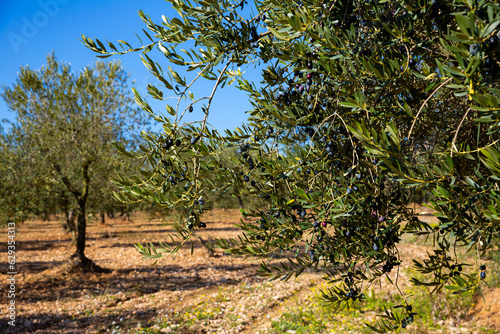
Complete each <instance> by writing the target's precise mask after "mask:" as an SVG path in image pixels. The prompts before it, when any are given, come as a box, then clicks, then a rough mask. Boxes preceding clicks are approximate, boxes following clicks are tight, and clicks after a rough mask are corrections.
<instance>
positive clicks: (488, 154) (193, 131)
mask: <svg viewBox="0 0 500 334" xmlns="http://www.w3.org/2000/svg"><path fill="white" fill-rule="evenodd" d="M170 2H171V4H172V7H173V8H174V9H176V10H177V12H178V14H179V18H177V17H175V18H166V17H165V16H163V17H162V22H160V23H159V24H158V23H155V22H154V21H153V20H152V19H151V18H150V17H149V16H147V15H146V14H144V13H142V12H139V14H140V16H141V18H142V19H143V21H144V23H145V24H146V25H147V27H148V29H149V31H150V32H149V33H148V32H146V31H145V30H144V33H145V34H146V37H147V38H148V41H147V42H146V43H142V41H141V45H140V46H138V47H132V46H131V45H130V44H128V43H127V42H124V41H120V44H119V46H118V47H116V46H115V45H114V44H112V43H108V45H106V46H105V45H104V44H103V43H102V42H100V41H99V40H96V41H94V40H92V39H90V38H88V37H86V36H84V37H83V38H82V41H83V43H84V44H85V45H86V46H87V47H89V48H91V49H92V50H94V51H96V52H99V53H100V54H101V56H102V57H109V56H111V55H113V54H123V53H127V52H132V51H142V54H141V59H142V60H143V62H144V64H145V66H146V67H147V68H148V69H149V70H150V71H151V73H152V74H153V75H154V76H155V77H156V78H157V79H158V82H157V84H155V85H153V84H150V85H149V86H148V93H149V95H150V96H151V97H152V98H154V99H157V100H161V101H167V102H168V101H169V100H167V99H168V98H167V97H165V92H167V91H170V92H171V93H173V94H175V96H174V98H175V99H177V103H176V104H167V105H166V109H167V112H168V113H169V114H170V116H163V115H161V114H159V113H155V112H154V111H153V110H152V108H151V106H150V105H149V104H148V101H147V100H146V99H145V98H144V97H142V96H140V95H139V94H138V93H137V92H136V93H135V99H136V102H137V103H138V104H139V105H140V106H141V108H142V109H143V110H144V111H145V112H147V113H148V114H149V115H151V116H152V117H153V118H154V119H155V120H157V121H158V122H160V123H161V124H162V125H163V128H164V131H163V132H162V133H160V134H154V133H148V134H144V135H143V137H144V138H145V140H146V141H147V142H148V145H147V146H143V147H141V151H140V152H135V153H129V152H126V151H125V150H124V149H123V150H122V151H123V152H124V154H127V155H130V156H134V157H136V158H137V159H139V160H142V161H149V162H150V163H151V164H152V166H153V171H152V172H151V173H147V174H145V175H144V177H143V178H128V177H123V178H122V179H121V182H120V185H121V187H122V191H121V192H120V193H117V194H115V197H116V198H117V199H119V200H121V201H124V202H129V201H136V200H142V201H149V202H154V203H156V204H157V205H160V206H163V207H166V208H172V207H185V208H187V215H186V219H185V224H184V225H183V226H179V227H178V229H177V232H178V233H177V234H176V235H174V236H173V237H172V239H173V240H176V239H175V238H178V239H177V240H179V241H180V242H179V243H178V246H177V247H173V246H168V245H163V244H160V247H161V248H158V249H156V248H155V246H153V245H152V244H149V245H146V246H142V245H137V247H138V249H139V250H140V252H141V253H142V254H143V255H144V256H145V257H150V258H160V257H161V256H162V253H166V254H175V253H176V252H177V250H178V249H179V247H180V246H181V245H182V244H184V243H185V242H187V241H188V240H189V239H190V236H191V233H192V230H193V229H197V228H200V227H202V226H203V222H202V221H201V218H200V217H201V214H202V212H203V205H202V204H200V199H201V198H202V197H203V196H204V195H205V194H206V193H209V192H229V193H232V194H234V195H240V194H247V195H251V196H253V197H254V198H257V199H260V200H261V204H260V209H259V210H248V211H247V212H246V213H245V214H246V215H248V216H253V217H257V220H256V221H255V222H254V223H245V222H244V221H242V223H241V225H240V227H241V229H242V232H243V234H242V236H241V237H240V238H239V239H238V240H219V245H220V247H222V248H223V249H224V250H225V251H226V252H228V253H230V254H234V255H242V256H252V257H262V258H263V260H264V261H263V263H262V267H261V271H260V273H261V274H262V275H264V276H267V277H270V278H274V279H277V278H282V279H288V278H290V277H291V276H292V275H293V274H295V275H299V274H300V273H301V272H302V271H303V270H304V269H305V268H307V267H315V268H322V269H323V270H325V272H326V273H327V278H328V282H329V283H331V285H330V287H329V289H327V290H326V291H325V293H324V295H323V298H324V299H325V300H327V301H329V302H331V303H332V304H333V305H334V306H335V307H341V306H345V305H346V303H348V302H349V301H350V300H356V299H358V300H359V296H361V295H362V293H363V291H365V290H366V289H367V286H368V285H369V284H370V283H372V282H374V281H375V280H378V279H380V278H381V277H383V276H386V274H387V273H388V272H391V271H392V270H396V271H397V270H398V268H399V265H400V264H401V261H400V257H399V254H398V247H397V246H398V242H399V241H400V239H401V236H402V235H403V234H415V235H424V236H427V237H429V238H431V239H432V240H433V242H434V244H435V246H436V247H435V250H434V253H430V254H428V256H427V257H426V258H423V259H420V258H419V259H414V266H415V268H416V270H417V272H418V273H419V274H422V275H424V278H417V277H414V278H413V279H412V282H413V283H414V284H415V285H417V286H419V285H422V286H430V287H432V288H433V291H434V292H439V291H440V290H442V289H443V288H446V289H449V290H450V291H452V292H453V293H455V294H457V293H462V292H465V291H470V290H473V289H475V288H476V287H478V285H479V283H480V278H479V266H478V263H463V264H459V263H457V259H456V254H455V250H456V248H457V247H466V248H467V249H468V250H470V251H474V252H476V253H477V257H478V258H481V257H483V256H484V254H485V252H486V251H487V250H488V249H489V248H490V247H491V245H492V240H494V238H497V237H498V232H499V222H500V220H499V216H498V211H497V210H498V205H499V203H500V189H498V181H499V180H500V179H499V177H500V162H499V161H500V158H499V157H500V154H499V149H500V145H499V140H500V137H499V128H500V123H499V111H500V109H499V102H500V96H499V95H500V90H499V87H498V83H499V80H500V71H499V69H500V68H499V57H498V56H499V54H500V47H499V38H500V32H499V23H500V5H499V4H498V3H497V2H495V1H489V0H483V1H476V0H467V1H458V0H457V1H454V0H433V1H425V0H404V1H390V0H378V1H377V0H371V1H352V0H342V1H340V0H338V1H323V2H320V1H317V0H312V1H299V2H295V1H275V0H264V1H257V2H255V6H256V8H255V10H256V12H257V13H258V14H257V15H254V16H252V15H249V13H248V11H244V10H243V9H244V6H245V4H246V3H245V2H243V1H242V2H238V3H234V2H230V1H213V0H212V1H210V0H209V1H170ZM191 41H194V47H197V46H202V48H200V49H199V50H196V49H195V48H192V47H190V46H191V45H192V44H191ZM181 45H183V46H184V45H185V48H184V49H182V48H180V46H181ZM186 48H187V49H186ZM153 50H156V51H158V52H159V54H160V55H163V56H165V57H166V60H167V61H168V62H170V63H171V64H172V66H174V65H175V66H177V67H183V68H187V71H188V72H189V71H196V72H197V76H195V77H193V79H192V80H191V79H187V78H184V77H182V76H181V75H180V74H179V73H178V72H176V70H174V69H173V68H172V67H171V66H168V72H167V71H165V72H163V70H162V67H163V68H166V67H165V66H162V65H160V62H157V61H155V60H153V57H154V56H153V54H154V52H153ZM162 59H163V60H165V58H162ZM254 62H255V63H259V64H263V65H265V66H266V68H265V69H264V70H262V72H261V76H262V82H261V85H260V86H257V85H256V84H254V83H252V82H250V81H248V80H247V79H245V77H244V75H243V74H242V72H241V71H240V69H238V70H235V69H234V65H237V66H243V65H246V64H251V63H254ZM231 68H233V69H231ZM200 78H204V79H207V80H212V81H214V89H213V91H212V93H211V95H210V96H206V97H201V98H195V96H194V94H193V93H191V92H190V91H189V89H190V88H191V87H192V85H193V84H194V82H196V80H198V79H200ZM234 82H237V83H238V86H237V87H238V88H239V89H241V90H244V91H247V92H248V93H249V98H250V100H251V103H252V105H253V110H251V111H250V117H249V119H248V122H247V123H246V124H245V125H243V126H242V127H241V128H237V129H236V130H235V131H226V133H225V134H224V135H223V134H220V133H219V132H218V131H217V130H216V129H212V128H211V127H210V126H209V124H208V122H207V119H208V116H209V114H210V105H211V101H212V98H213V96H214V94H215V92H216V91H217V89H218V88H220V87H223V86H224V85H229V84H231V83H234ZM203 101H206V104H205V105H203V106H201V110H202V111H203V112H204V114H205V117H204V119H203V120H200V121H199V122H195V123H190V124H183V123H182V119H183V116H184V114H185V113H186V112H188V111H190V110H191V107H193V106H197V105H199V104H201V103H202V102H203ZM181 102H183V103H186V106H185V107H181ZM297 143H301V144H302V145H296V144H297ZM293 145H295V147H294V148H293V150H291V149H290V147H291V146H293ZM234 147H238V153H239V156H238V157H237V158H235V159H231V164H230V165H227V164H223V161H222V159H221V156H222V155H223V154H224V152H226V151H227V150H231V149H233V148H234ZM250 154H252V157H250ZM422 191H425V192H431V193H432V194H433V195H434V196H435V197H434V199H433V200H432V201H431V202H430V206H431V207H432V208H433V209H435V210H436V216H437V217H438V218H439V220H440V224H439V225H438V226H436V227H432V226H430V225H429V224H427V223H425V222H422V221H421V220H419V218H418V216H415V215H414V213H413V212H412V210H411V207H409V205H408V204H409V200H410V198H411V197H412V194H413V193H415V192H416V193H421V192H422ZM276 250H278V251H284V252H286V251H290V250H293V253H289V254H293V255H291V256H289V258H288V259H287V260H288V261H283V262H282V263H281V264H279V265H268V264H267V259H268V254H270V253H272V252H274V251H276ZM459 267H460V269H463V271H461V270H458V269H457V268H459ZM387 277H388V276H387ZM394 285H395V286H396V288H397V281H395V282H394ZM403 300H404V303H402V304H401V305H398V309H396V310H394V311H392V310H388V312H387V314H386V315H384V317H385V318H384V319H383V320H382V321H381V322H380V323H379V326H378V327H372V329H374V330H377V331H381V332H384V331H391V330H395V329H396V328H399V327H406V326H407V324H408V321H407V319H412V318H413V317H414V316H415V315H416V313H415V312H412V311H411V307H410V305H409V304H410V303H411V301H409V300H408V299H406V298H403ZM395 314H397V316H396V315H395Z"/></svg>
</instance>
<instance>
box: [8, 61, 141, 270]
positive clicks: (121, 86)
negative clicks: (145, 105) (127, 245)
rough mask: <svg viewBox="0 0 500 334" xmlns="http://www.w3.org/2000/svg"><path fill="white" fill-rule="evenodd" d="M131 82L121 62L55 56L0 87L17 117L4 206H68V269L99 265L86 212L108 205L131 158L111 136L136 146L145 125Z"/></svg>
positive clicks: (17, 210)
mask: <svg viewBox="0 0 500 334" xmlns="http://www.w3.org/2000/svg"><path fill="white" fill-rule="evenodd" d="M127 80H128V74H127V73H126V72H125V71H124V70H123V68H122V66H121V64H120V62H116V61H115V62H96V63H94V64H93V65H91V66H87V67H85V68H84V69H83V70H81V71H80V72H74V71H72V70H71V67H70V66H69V65H68V64H64V63H62V62H59V61H57V59H56V57H55V56H54V54H51V55H49V56H48V57H47V64H46V65H44V66H42V67H41V68H40V69H39V70H32V69H30V68H29V67H21V69H20V72H19V77H18V79H17V81H16V83H14V84H13V85H12V86H10V87H9V86H4V87H3V92H2V93H1V96H2V97H3V99H4V100H5V102H6V103H7V106H8V107H9V109H11V110H12V111H14V112H16V114H17V115H16V121H15V122H14V123H13V124H12V127H11V129H10V130H9V131H8V132H3V134H2V137H1V139H2V140H1V144H0V149H1V150H2V158H1V161H0V168H1V171H2V174H1V175H0V184H2V188H0V191H1V192H2V196H1V197H2V198H4V200H3V201H2V202H0V204H1V205H2V208H7V210H9V211H8V212H9V214H8V215H7V218H8V219H14V217H15V215H20V214H23V219H26V215H27V214H28V213H35V214H38V213H40V211H43V210H52V209H54V210H59V211H61V212H63V213H64V215H65V218H66V219H65V222H66V225H65V226H66V228H67V230H68V231H69V232H71V235H72V238H73V240H74V243H75V244H76V251H75V253H74V254H73V255H72V256H71V259H70V260H71V261H70V267H69V270H77V269H82V270H86V271H87V270H90V271H93V270H99V269H100V268H99V267H98V266H96V265H95V264H94V263H93V262H92V261H91V260H90V259H88V258H87V257H86V256H85V253H84V252H85V235H86V226H87V213H88V212H89V210H90V211H92V210H95V209H104V207H102V205H104V203H108V205H109V200H108V199H110V198H111V196H112V191H113V185H112V183H111V179H112V177H114V176H115V175H116V173H117V172H118V171H127V168H128V166H130V165H131V163H132V162H131V163H130V164H127V163H126V162H125V160H124V158H123V157H122V156H121V155H118V154H117V152H116V150H115V149H114V148H113V147H112V145H111V144H112V142H113V141H120V142H121V143H123V144H124V145H125V146H126V147H128V149H136V148H137V143H138V140H139V138H138V131H137V130H138V129H139V128H141V127H143V126H145V125H146V122H145V121H144V120H143V119H142V118H141V117H140V114H139V109H138V108H137V107H135V106H134V104H133V100H132V99H131V97H130V93H129V91H128V89H127ZM129 162H130V160H129ZM135 170H137V167H136V168H135ZM99 197H101V198H106V199H107V200H106V201H98V199H99ZM92 198H94V200H93V201H89V199H92ZM33 199H34V200H33ZM12 204H13V205H14V206H12V207H9V206H11V205H12ZM89 204H92V206H91V207H90V208H89Z"/></svg>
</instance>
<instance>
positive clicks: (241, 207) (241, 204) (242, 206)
mask: <svg viewBox="0 0 500 334" xmlns="http://www.w3.org/2000/svg"><path fill="white" fill-rule="evenodd" d="M237 198H238V208H239V209H240V210H241V209H244V208H245V207H244V205H243V200H242V199H241V197H240V196H238V197H237Z"/></svg>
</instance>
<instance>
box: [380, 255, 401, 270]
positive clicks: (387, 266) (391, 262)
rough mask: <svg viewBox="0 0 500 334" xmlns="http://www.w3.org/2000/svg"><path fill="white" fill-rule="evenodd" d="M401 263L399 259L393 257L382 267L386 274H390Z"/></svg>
mask: <svg viewBox="0 0 500 334" xmlns="http://www.w3.org/2000/svg"><path fill="white" fill-rule="evenodd" d="M400 263H401V262H399V261H398V259H397V257H395V256H392V257H391V258H390V259H389V260H387V261H386V262H385V264H384V265H383V266H382V270H383V271H384V272H386V273H390V272H391V270H392V269H394V266H398V265H399V264H400Z"/></svg>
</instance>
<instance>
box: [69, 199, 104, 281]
mask: <svg viewBox="0 0 500 334" xmlns="http://www.w3.org/2000/svg"><path fill="white" fill-rule="evenodd" d="M78 202H79V203H78V204H79V205H78V206H79V210H78V218H77V224H76V251H75V253H74V254H73V255H71V257H70V258H69V260H68V262H67V266H66V270H67V271H68V272H70V273H72V272H78V271H82V272H89V271H90V272H109V270H106V269H103V268H101V267H100V266H98V265H96V264H95V263H94V262H93V261H92V260H90V259H89V258H87V257H86V256H85V241H86V230H87V219H86V212H85V201H84V200H80V201H78Z"/></svg>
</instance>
